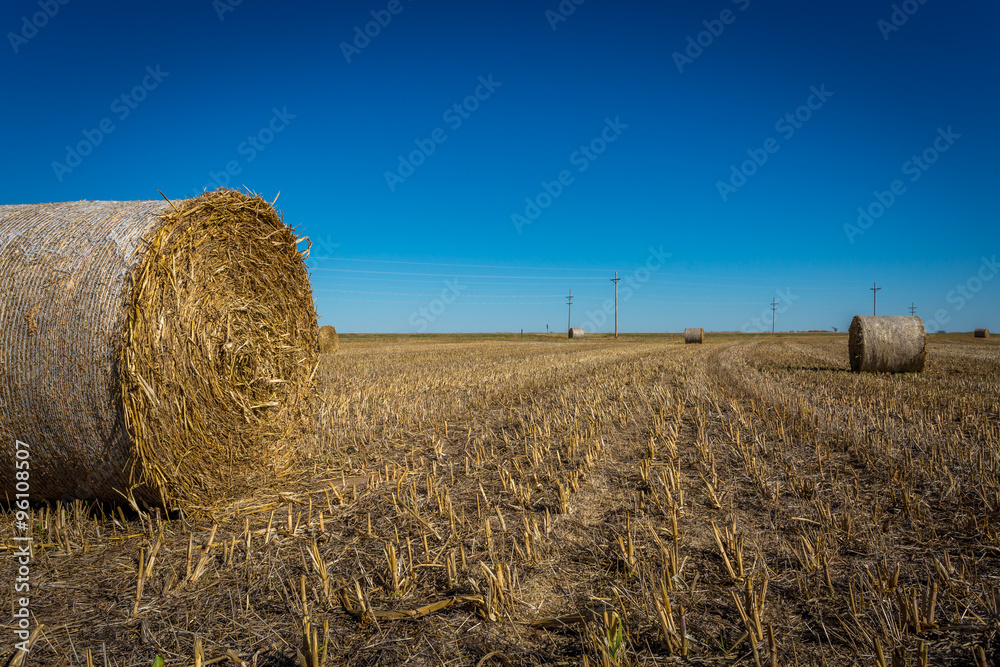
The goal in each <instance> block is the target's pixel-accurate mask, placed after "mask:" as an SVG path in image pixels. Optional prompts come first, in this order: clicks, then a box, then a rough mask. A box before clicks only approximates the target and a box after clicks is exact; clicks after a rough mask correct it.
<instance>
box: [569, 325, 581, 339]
mask: <svg viewBox="0 0 1000 667" xmlns="http://www.w3.org/2000/svg"><path fill="white" fill-rule="evenodd" d="M569 337H570V338H583V329H581V328H579V327H573V328H571V329H570V330H569Z"/></svg>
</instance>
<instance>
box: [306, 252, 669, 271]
mask: <svg viewBox="0 0 1000 667" xmlns="http://www.w3.org/2000/svg"><path fill="white" fill-rule="evenodd" d="M309 259H315V260H324V261H326V260H336V261H338V262H372V263H378V264H419V265H421V266H459V267H462V268H467V269H511V270H515V269H517V270H523V271H604V269H581V268H574V269H566V268H561V267H554V266H500V265H497V264H449V263H446V262H411V261H403V260H394V259H360V258H357V257H326V256H315V257H309ZM678 275H680V274H678Z"/></svg>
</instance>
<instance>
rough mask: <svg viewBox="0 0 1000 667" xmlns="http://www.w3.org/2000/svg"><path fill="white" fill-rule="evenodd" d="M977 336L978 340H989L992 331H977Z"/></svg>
mask: <svg viewBox="0 0 1000 667" xmlns="http://www.w3.org/2000/svg"><path fill="white" fill-rule="evenodd" d="M975 336H976V338H989V337H990V330H989V329H976V333H975Z"/></svg>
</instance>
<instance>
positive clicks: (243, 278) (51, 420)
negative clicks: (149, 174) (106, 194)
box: [0, 190, 318, 507]
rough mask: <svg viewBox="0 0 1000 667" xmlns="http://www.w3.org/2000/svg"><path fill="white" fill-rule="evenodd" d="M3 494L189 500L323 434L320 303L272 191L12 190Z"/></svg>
mask: <svg viewBox="0 0 1000 667" xmlns="http://www.w3.org/2000/svg"><path fill="white" fill-rule="evenodd" d="M0 230H2V232H3V233H2V234H0V438H2V439H3V441H4V442H6V443H9V446H3V447H0V496H2V497H6V498H13V497H14V493H15V483H16V482H15V479H14V460H13V459H14V458H15V448H14V442H15V440H17V441H21V442H24V443H26V447H27V448H29V451H30V463H31V480H30V497H31V499H32V500H54V499H70V498H82V499H97V500H108V501H122V500H124V499H128V500H129V502H134V503H137V504H139V505H165V506H168V507H184V506H188V505H191V504H203V503H208V502H212V501H213V500H216V499H219V498H221V497H224V496H226V495H227V494H230V493H232V492H233V491H234V490H235V489H237V488H239V487H243V486H244V485H246V484H247V483H253V482H254V481H255V480H257V479H259V478H260V477H261V476H265V475H269V474H273V473H274V472H275V471H276V470H281V469H283V468H285V467H286V466H287V465H288V464H289V463H291V462H292V460H293V459H294V458H296V457H297V456H298V453H297V451H296V450H297V449H299V448H301V447H303V446H307V445H309V444H310V443H311V442H312V439H314V438H315V432H314V429H313V428H312V424H313V423H314V419H315V412H316V410H315V396H316V392H315V388H314V386H313V380H312V377H313V372H314V370H315V367H316V363H317V355H316V351H317V349H318V345H317V325H316V309H315V306H314V304H313V297H312V290H311V288H310V285H309V276H308V272H307V271H306V267H305V264H304V262H303V253H300V252H299V250H298V247H297V243H298V239H297V238H296V236H295V234H294V233H293V232H292V230H291V229H289V228H288V227H287V226H286V225H285V223H284V222H282V220H281V217H280V216H279V214H278V213H277V211H275V210H274V208H272V206H271V205H270V204H269V203H268V202H266V201H264V200H263V199H261V198H260V197H257V196H250V195H245V194H241V193H239V192H236V191H233V190H216V191H215V192H210V193H206V194H204V195H201V196H199V197H196V198H193V199H188V200H182V201H177V202H173V203H170V202H166V201H131V202H114V201H106V202H101V201H80V202H66V203H55V204H31V205H14V206H0Z"/></svg>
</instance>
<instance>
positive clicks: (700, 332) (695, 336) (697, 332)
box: [684, 327, 705, 344]
mask: <svg viewBox="0 0 1000 667" xmlns="http://www.w3.org/2000/svg"><path fill="white" fill-rule="evenodd" d="M703 342H705V330H704V329H702V328H701V327H699V328H697V329H685V330H684V343H685V344H687V343H703Z"/></svg>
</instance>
